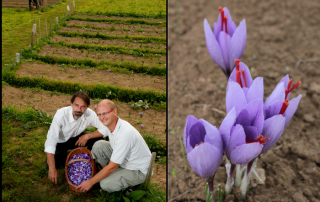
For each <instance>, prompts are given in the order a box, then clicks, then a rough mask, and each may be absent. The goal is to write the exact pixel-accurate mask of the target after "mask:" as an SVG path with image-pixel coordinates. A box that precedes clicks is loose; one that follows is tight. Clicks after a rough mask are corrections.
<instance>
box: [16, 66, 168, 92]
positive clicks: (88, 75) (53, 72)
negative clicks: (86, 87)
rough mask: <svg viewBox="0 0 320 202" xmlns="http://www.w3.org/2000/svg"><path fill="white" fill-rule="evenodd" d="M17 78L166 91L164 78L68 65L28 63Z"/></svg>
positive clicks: (22, 67)
mask: <svg viewBox="0 0 320 202" xmlns="http://www.w3.org/2000/svg"><path fill="white" fill-rule="evenodd" d="M16 74H17V75H18V77H23V76H29V77H44V78H48V79H52V80H59V81H60V80H61V81H71V82H80V83H82V84H101V85H114V86H119V87H123V88H131V89H138V88H139V89H145V90H156V91H159V92H161V91H165V90H166V77H163V76H149V75H141V74H132V73H131V72H130V73H127V74H123V73H119V72H112V71H111V70H98V69H93V68H90V69H88V68H80V69H77V67H76V66H71V65H69V66H68V67H67V66H66V65H49V64H42V63H36V62H28V63H24V64H22V65H21V67H20V68H19V70H17V71H16Z"/></svg>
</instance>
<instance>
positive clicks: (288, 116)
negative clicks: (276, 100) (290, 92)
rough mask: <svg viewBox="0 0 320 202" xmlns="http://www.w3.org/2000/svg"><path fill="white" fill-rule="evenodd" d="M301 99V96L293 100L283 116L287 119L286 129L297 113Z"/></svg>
mask: <svg viewBox="0 0 320 202" xmlns="http://www.w3.org/2000/svg"><path fill="white" fill-rule="evenodd" d="M301 98H302V95H301V94H300V95H298V96H297V97H296V98H292V99H291V100H290V101H289V106H288V108H287V110H286V111H285V112H284V114H283V115H284V116H285V117H286V124H285V127H287V125H288V123H289V121H290V120H291V118H292V117H293V115H294V113H296V111H297V108H298V105H299V102H300V100H301Z"/></svg>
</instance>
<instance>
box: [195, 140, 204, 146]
mask: <svg viewBox="0 0 320 202" xmlns="http://www.w3.org/2000/svg"><path fill="white" fill-rule="evenodd" d="M202 143H203V142H202V141H201V142H200V143H199V144H196V145H194V147H196V146H198V145H201V144H202Z"/></svg>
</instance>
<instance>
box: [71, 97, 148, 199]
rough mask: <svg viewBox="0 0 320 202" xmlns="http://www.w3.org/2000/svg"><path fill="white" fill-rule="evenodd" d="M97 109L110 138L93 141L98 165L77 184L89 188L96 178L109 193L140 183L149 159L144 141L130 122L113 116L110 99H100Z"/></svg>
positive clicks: (95, 181) (144, 178) (143, 177)
mask: <svg viewBox="0 0 320 202" xmlns="http://www.w3.org/2000/svg"><path fill="white" fill-rule="evenodd" d="M97 112H98V117H99V120H100V121H101V122H102V123H103V125H105V126H107V127H108V128H109V130H110V132H111V134H110V135H109V140H110V141H109V142H107V141H105V140H100V141H97V142H96V143H95V144H94V145H93V148H92V151H91V153H92V156H93V158H94V159H95V160H96V162H98V163H100V164H101V167H102V169H101V170H100V172H98V173H97V174H96V175H95V176H94V177H93V178H91V179H90V180H87V181H84V182H82V183H81V184H80V185H79V186H77V188H78V189H79V190H81V191H84V190H89V189H90V188H91V187H92V186H93V185H94V184H96V183H98V182H100V187H101V188H102V189H103V190H105V191H107V192H109V193H110V192H115V191H120V190H124V189H125V188H127V187H129V186H135V185H138V184H141V183H143V182H144V181H145V180H146V177H147V172H148V168H149V163H150V160H151V152H150V149H149V148H148V145H147V144H146V142H145V141H144V139H143V138H142V136H141V135H140V133H139V132H138V131H137V130H136V129H135V128H134V127H133V126H132V125H131V124H130V123H128V122H127V121H124V120H122V119H120V118H119V117H117V109H116V106H115V104H114V103H113V102H112V101H111V100H102V101H100V102H99V104H98V108H97Z"/></svg>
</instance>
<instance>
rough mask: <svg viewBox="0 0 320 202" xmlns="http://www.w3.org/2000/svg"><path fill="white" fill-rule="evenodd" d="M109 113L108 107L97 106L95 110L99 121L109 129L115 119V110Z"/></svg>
mask: <svg viewBox="0 0 320 202" xmlns="http://www.w3.org/2000/svg"><path fill="white" fill-rule="evenodd" d="M110 111H111V110H110V108H109V106H108V105H99V107H98V108H97V114H98V117H99V120H100V121H101V123H102V124H103V125H104V126H107V127H110V126H111V125H112V123H113V122H114V121H115V120H116V118H117V109H116V108H114V109H113V110H112V111H111V112H110ZM108 112H109V113H108Z"/></svg>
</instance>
